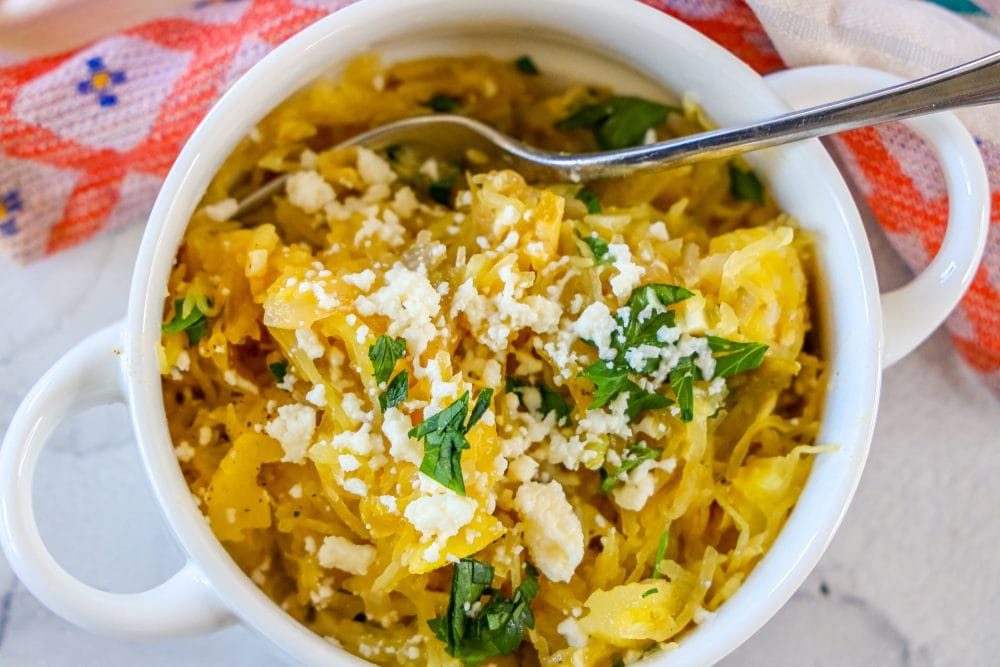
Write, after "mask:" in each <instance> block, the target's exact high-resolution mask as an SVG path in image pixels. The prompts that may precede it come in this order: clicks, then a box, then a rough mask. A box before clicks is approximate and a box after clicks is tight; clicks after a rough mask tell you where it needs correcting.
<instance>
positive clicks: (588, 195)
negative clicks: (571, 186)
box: [576, 188, 604, 213]
mask: <svg viewBox="0 0 1000 667" xmlns="http://www.w3.org/2000/svg"><path fill="white" fill-rule="evenodd" d="M576 198H577V199H579V200H580V201H582V202H583V203H584V205H585V206H586V207H587V213H601V212H603V211H604V208H603V207H602V206H601V200H600V199H598V198H597V193H596V192H594V191H593V190H588V189H587V188H582V189H580V190H578V191H577V193H576Z"/></svg>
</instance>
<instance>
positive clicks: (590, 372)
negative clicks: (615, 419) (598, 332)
mask: <svg viewBox="0 0 1000 667" xmlns="http://www.w3.org/2000/svg"><path fill="white" fill-rule="evenodd" d="M580 377H582V378H586V379H588V380H590V381H591V382H593V383H594V400H593V402H592V403H591V404H590V405H588V406H587V409H588V410H594V409H595V408H600V407H602V406H604V405H607V404H608V403H610V402H611V401H613V400H615V399H616V398H618V395H619V394H621V393H622V392H623V391H627V390H628V389H630V388H631V387H633V386H638V385H636V384H635V383H634V382H632V381H631V380H630V379H629V377H628V371H627V370H626V369H625V368H624V367H623V366H621V365H620V364H616V363H612V362H607V361H604V360H603V359H600V360H598V361H595V362H594V363H592V364H591V365H589V366H587V367H586V368H584V369H583V371H582V372H581V373H580Z"/></svg>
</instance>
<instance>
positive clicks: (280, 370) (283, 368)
mask: <svg viewBox="0 0 1000 667" xmlns="http://www.w3.org/2000/svg"><path fill="white" fill-rule="evenodd" d="M267 370H269V371H271V375H273V376H274V379H275V380H277V381H278V382H279V383H280V382H284V381H285V374H286V373H287V372H288V362H287V361H276V362H274V363H273V364H268V365H267Z"/></svg>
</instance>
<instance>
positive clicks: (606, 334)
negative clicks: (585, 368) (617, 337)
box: [573, 301, 618, 361]
mask: <svg viewBox="0 0 1000 667" xmlns="http://www.w3.org/2000/svg"><path fill="white" fill-rule="evenodd" d="M617 328H618V323H617V322H616V321H615V318H614V317H612V316H611V309H610V308H608V307H607V305H606V304H604V303H603V302H601V301H595V302H594V303H592V304H590V305H589V306H587V307H586V308H585V309H584V311H583V312H582V313H580V317H578V318H577V319H576V322H574V323H573V332H574V333H575V334H576V335H577V336H579V337H580V338H582V339H584V340H589V341H590V342H591V343H593V344H594V345H596V346H597V356H598V357H600V358H601V359H604V360H605V361H609V360H612V359H614V358H615V356H616V355H617V354H618V352H617V350H615V349H614V348H613V347H611V336H612V335H613V334H614V333H615V331H616V330H617Z"/></svg>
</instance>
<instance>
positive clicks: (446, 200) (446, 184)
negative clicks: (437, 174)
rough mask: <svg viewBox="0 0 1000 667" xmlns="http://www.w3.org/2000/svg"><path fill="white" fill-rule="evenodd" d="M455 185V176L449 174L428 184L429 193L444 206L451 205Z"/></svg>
mask: <svg viewBox="0 0 1000 667" xmlns="http://www.w3.org/2000/svg"><path fill="white" fill-rule="evenodd" d="M454 185H455V176H454V175H452V176H448V177H447V178H442V179H440V180H437V181H434V182H433V183H431V184H430V185H429V186H427V194H428V195H430V198H431V199H433V200H434V201H436V202H437V203H439V204H441V205H443V206H451V190H452V187H453V186H454Z"/></svg>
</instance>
